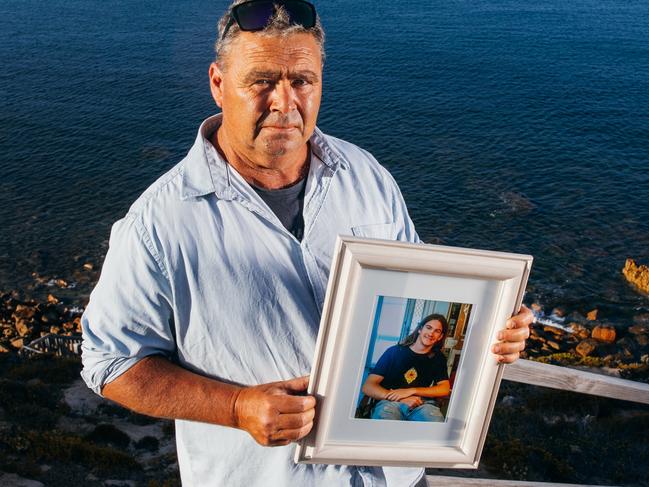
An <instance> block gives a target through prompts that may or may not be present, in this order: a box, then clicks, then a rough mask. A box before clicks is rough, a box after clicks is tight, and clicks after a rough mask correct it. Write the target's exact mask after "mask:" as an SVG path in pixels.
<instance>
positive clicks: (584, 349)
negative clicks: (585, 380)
mask: <svg viewBox="0 0 649 487" xmlns="http://www.w3.org/2000/svg"><path fill="white" fill-rule="evenodd" d="M598 345H599V344H598V343H597V340H594V339H592V338H586V339H585V340H582V341H581V342H579V345H577V348H576V349H575V350H576V351H577V353H578V354H579V355H581V356H582V357H589V356H590V355H592V354H593V353H594V352H595V350H597V346H598Z"/></svg>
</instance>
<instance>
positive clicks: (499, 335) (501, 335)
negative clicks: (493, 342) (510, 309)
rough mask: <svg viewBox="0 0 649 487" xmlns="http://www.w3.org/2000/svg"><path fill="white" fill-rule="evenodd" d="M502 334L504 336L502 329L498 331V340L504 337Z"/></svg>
mask: <svg viewBox="0 0 649 487" xmlns="http://www.w3.org/2000/svg"><path fill="white" fill-rule="evenodd" d="M504 336H505V333H504V332H502V331H499V332H498V340H502V339H503V338H504Z"/></svg>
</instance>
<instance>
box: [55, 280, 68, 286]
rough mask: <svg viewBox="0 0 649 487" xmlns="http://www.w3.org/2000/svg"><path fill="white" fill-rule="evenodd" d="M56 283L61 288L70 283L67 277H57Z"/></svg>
mask: <svg viewBox="0 0 649 487" xmlns="http://www.w3.org/2000/svg"><path fill="white" fill-rule="evenodd" d="M54 284H56V285H57V286H58V287H60V288H66V287H68V283H67V281H66V280H65V279H55V280H54Z"/></svg>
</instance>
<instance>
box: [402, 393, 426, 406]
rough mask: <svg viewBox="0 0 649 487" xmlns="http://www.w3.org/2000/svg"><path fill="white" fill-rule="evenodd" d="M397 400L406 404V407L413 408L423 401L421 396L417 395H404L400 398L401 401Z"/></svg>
mask: <svg viewBox="0 0 649 487" xmlns="http://www.w3.org/2000/svg"><path fill="white" fill-rule="evenodd" d="M399 402H402V403H404V404H407V405H408V409H414V408H416V407H419V406H421V405H422V404H423V403H424V401H422V400H421V397H419V396H410V397H406V398H404V399H401V401H399Z"/></svg>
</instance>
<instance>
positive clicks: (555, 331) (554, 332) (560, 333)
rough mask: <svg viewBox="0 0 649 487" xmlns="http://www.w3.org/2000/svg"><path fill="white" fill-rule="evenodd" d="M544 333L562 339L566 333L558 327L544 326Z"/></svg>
mask: <svg viewBox="0 0 649 487" xmlns="http://www.w3.org/2000/svg"><path fill="white" fill-rule="evenodd" d="M543 331H544V332H546V333H551V334H552V335H554V336H557V337H562V336H563V335H565V333H566V332H565V331H563V330H562V329H561V328H557V327H556V326H544V327H543Z"/></svg>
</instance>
